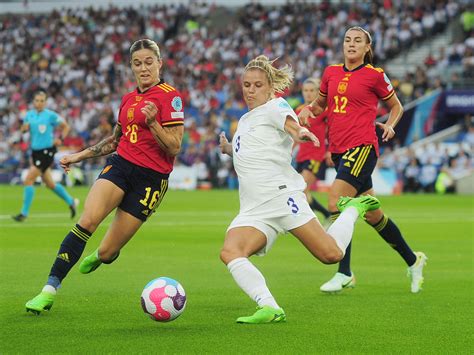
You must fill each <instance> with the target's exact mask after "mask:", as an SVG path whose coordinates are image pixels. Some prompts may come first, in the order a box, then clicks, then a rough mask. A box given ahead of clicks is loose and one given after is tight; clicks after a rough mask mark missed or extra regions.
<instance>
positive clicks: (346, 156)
mask: <svg viewBox="0 0 474 355" xmlns="http://www.w3.org/2000/svg"><path fill="white" fill-rule="evenodd" d="M331 158H332V161H333V162H334V165H335V168H336V171H337V175H336V179H340V180H344V181H346V182H347V183H349V184H350V185H352V186H354V188H355V189H356V190H357V195H359V194H361V193H363V192H365V191H367V190H369V189H371V188H372V186H373V185H372V172H373V171H374V169H375V165H376V164H377V154H376V152H375V148H374V146H373V145H365V146H364V145H361V146H358V147H354V148H351V149H349V150H347V151H346V152H345V153H341V154H332V155H331Z"/></svg>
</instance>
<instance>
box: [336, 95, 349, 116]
mask: <svg viewBox="0 0 474 355" xmlns="http://www.w3.org/2000/svg"><path fill="white" fill-rule="evenodd" d="M334 104H335V105H336V108H335V109H334V110H333V112H335V113H347V112H346V106H347V97H345V96H338V95H336V96H334Z"/></svg>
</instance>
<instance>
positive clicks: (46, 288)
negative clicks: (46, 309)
mask: <svg viewBox="0 0 474 355" xmlns="http://www.w3.org/2000/svg"><path fill="white" fill-rule="evenodd" d="M41 292H48V293H52V294H53V295H55V294H56V289H55V288H54V287H53V286H51V285H45V286H44V287H43V289H42V290H41Z"/></svg>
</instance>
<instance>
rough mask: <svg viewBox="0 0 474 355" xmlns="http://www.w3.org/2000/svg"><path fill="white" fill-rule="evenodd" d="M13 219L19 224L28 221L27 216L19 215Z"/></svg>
mask: <svg viewBox="0 0 474 355" xmlns="http://www.w3.org/2000/svg"><path fill="white" fill-rule="evenodd" d="M12 218H13V219H14V220H15V221H17V222H23V221H24V220H25V219H26V216H25V215H23V214H21V213H19V214H17V215H16V216H12Z"/></svg>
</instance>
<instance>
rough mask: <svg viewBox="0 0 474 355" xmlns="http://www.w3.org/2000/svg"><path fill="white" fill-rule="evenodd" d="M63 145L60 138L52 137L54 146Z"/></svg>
mask: <svg viewBox="0 0 474 355" xmlns="http://www.w3.org/2000/svg"><path fill="white" fill-rule="evenodd" d="M62 145H63V141H62V140H61V139H60V138H54V146H55V147H60V146H62Z"/></svg>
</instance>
